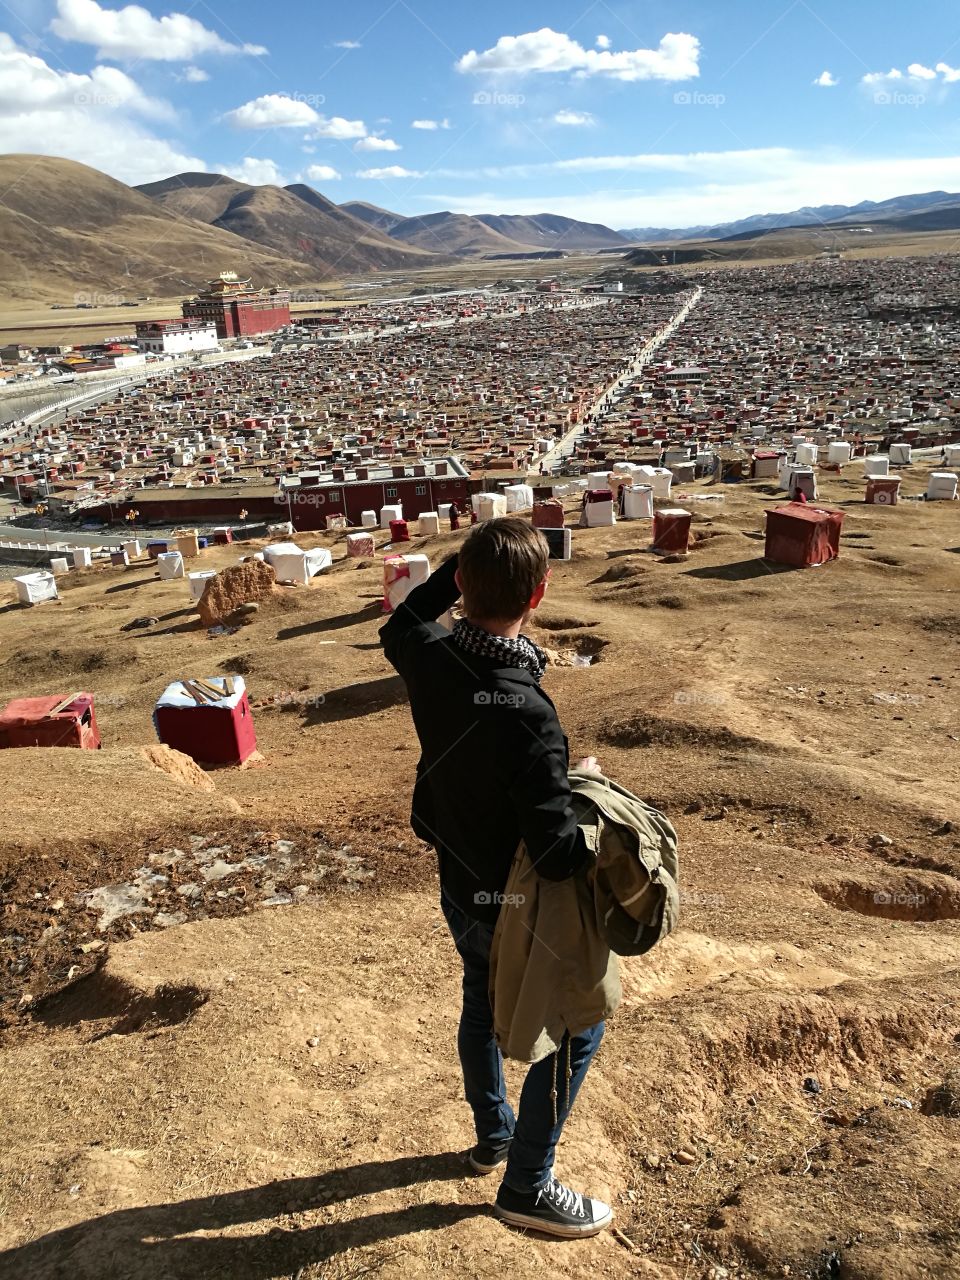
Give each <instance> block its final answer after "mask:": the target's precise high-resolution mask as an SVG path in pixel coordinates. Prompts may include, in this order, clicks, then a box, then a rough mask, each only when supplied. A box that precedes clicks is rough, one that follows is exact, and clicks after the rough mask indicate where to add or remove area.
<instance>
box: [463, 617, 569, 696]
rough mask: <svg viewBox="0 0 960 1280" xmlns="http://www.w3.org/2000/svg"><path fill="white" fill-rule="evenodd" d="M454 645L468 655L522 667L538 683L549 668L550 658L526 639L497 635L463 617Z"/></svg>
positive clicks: (506, 665) (508, 665)
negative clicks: (512, 638) (548, 661)
mask: <svg viewBox="0 0 960 1280" xmlns="http://www.w3.org/2000/svg"><path fill="white" fill-rule="evenodd" d="M453 643H454V644H455V645H456V646H457V647H458V648H459V649H462V650H463V651H464V653H473V654H476V655H477V656H478V657H480V658H493V659H494V660H495V661H496V662H500V663H502V664H503V666H505V667H521V668H523V669H524V670H526V671H529V672H530V674H531V675H532V676H533V678H534V680H536V681H537V682H539V681H540V678H541V676H542V675H543V673H544V671H546V669H547V655H546V654H545V653H544V651H543V650H542V649H541V648H540V646H539V645H536V644H534V643H533V641H532V640H529V639H528V638H527V637H526V636H517V638H516V639H515V640H511V639H509V638H508V637H507V636H494V635H491V634H490V632H489V631H484V629H483V628H482V627H477V626H474V624H473V623H472V622H469V621H468V620H467V619H466V618H460V619H459V620H458V621H457V622H455V623H454V624H453Z"/></svg>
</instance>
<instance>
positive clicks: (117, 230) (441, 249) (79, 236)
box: [0, 155, 960, 305]
mask: <svg viewBox="0 0 960 1280" xmlns="http://www.w3.org/2000/svg"><path fill="white" fill-rule="evenodd" d="M0 191H2V192H3V194H2V196H0V300H6V301H11V302H19V303H21V304H23V303H39V304H41V305H42V304H44V303H49V302H59V303H61V304H62V303H65V302H67V301H68V300H69V298H70V296H71V295H75V294H77V293H79V292H83V293H86V294H88V295H90V296H91V297H93V298H96V297H97V296H98V295H99V297H100V298H101V299H103V298H106V297H110V296H117V297H118V298H121V299H131V300H132V299H135V298H140V297H144V296H147V295H149V296H152V297H176V296H181V297H182V296H183V295H184V294H186V293H190V292H193V291H194V290H195V289H196V288H197V287H198V286H199V285H201V284H202V283H204V282H205V281H206V280H208V279H210V278H211V277H212V276H214V275H216V274H217V273H219V272H220V271H227V270H232V271H236V272H237V273H238V274H239V275H242V276H252V277H253V278H254V280H255V281H256V283H257V284H259V285H271V284H285V285H292V286H297V285H301V284H313V285H315V284H318V283H320V282H321V281H323V280H336V279H339V278H342V277H345V276H352V275H357V274H366V273H368V272H371V271H399V270H408V269H411V268H413V269H416V268H418V267H436V266H445V265H448V264H453V263H456V262H457V261H458V260H461V259H464V258H473V259H476V258H483V257H486V256H489V257H491V258H501V257H503V256H505V255H506V256H510V255H511V254H516V255H522V254H531V255H532V254H535V253H537V252H540V253H542V252H544V251H551V252H557V251H560V252H569V253H579V252H588V253H608V254H611V255H612V254H616V253H621V252H625V251H627V250H628V249H630V247H631V246H633V245H637V244H638V243H640V244H641V245H642V244H644V243H646V244H650V243H655V242H663V241H668V240H672V241H674V242H684V241H710V242H712V243H713V244H714V246H718V245H720V244H721V243H722V242H723V241H727V242H728V243H729V242H730V241H732V240H733V241H736V240H751V239H754V238H756V239H757V240H758V241H760V240H762V239H763V238H764V237H765V236H766V235H767V234H768V233H769V232H771V231H788V230H790V229H798V230H799V229H803V228H807V229H808V237H809V231H810V230H813V231H814V232H816V231H818V230H820V229H823V230H824V231H825V232H827V233H829V232H834V233H838V234H839V233H841V232H843V231H848V232H849V231H857V230H858V229H859V228H861V227H868V228H871V229H873V230H874V231H877V232H881V231H882V232H914V231H947V230H954V229H960V195H955V194H951V193H949V192H946V191H931V192H927V193H925V194H919V195H906V196H898V197H896V198H894V199H891V200H882V201H870V200H865V201H862V202H861V203H860V204H856V205H821V206H819V207H816V208H809V207H806V208H802V209H795V210H793V211H792V212H790V213H783V214H760V215H757V216H755V217H751V218H742V219H740V220H738V221H735V222H727V223H721V224H717V225H714V226H709V227H705V226H699V227H681V228H664V227H633V228H629V229H626V230H622V231H614V230H611V228H610V227H606V226H603V225H602V224H599V223H590V222H581V221H578V220H577V219H574V218H567V217H561V216H560V215H558V214H550V213H542V214H531V215H519V214H479V215H469V214H463V213H452V212H450V211H440V212H437V213H428V214H423V215H421V216H419V217H406V216H404V215H403V214H399V213H394V212H392V211H391V210H389V209H382V208H379V207H378V206H376V205H373V204H368V203H366V202H365V201H359V200H354V201H348V202H347V203H345V204H342V205H337V204H335V203H334V202H333V201H332V200H329V199H327V197H326V196H324V195H322V194H321V193H320V192H318V191H315V190H314V189H313V188H312V187H310V186H307V185H305V184H303V183H293V184H291V185H289V186H285V187H281V186H273V185H267V186H253V185H251V184H249V183H245V182H238V181H237V180H236V179H234V178H230V177H227V176H225V175H223V174H210V173H181V174H178V175H176V176H174V177H171V178H166V179H164V180H163V181H160V182H150V183H146V184H144V185H143V186H140V187H128V186H125V185H124V184H123V183H122V182H117V181H116V180H115V179H113V178H109V177H107V176H106V174H103V173H100V172H98V171H97V170H96V169H91V168H89V167H88V166H86V165H82V164H78V163H76V162H75V161H72V160H62V159H57V158H54V157H47V156H36V155H8V156H0ZM807 251H809V248H808V250H807ZM677 252H679V250H678V251H677ZM684 252H685V253H686V251H684ZM760 254H761V255H762V250H761V251H760ZM708 256H717V255H716V253H708ZM741 256H743V255H741ZM752 256H753V257H757V256H758V253H753V254H752ZM768 256H769V255H768ZM655 261H657V262H659V261H661V258H660V256H659V255H657V256H656V258H655ZM104 305H109V304H108V303H104Z"/></svg>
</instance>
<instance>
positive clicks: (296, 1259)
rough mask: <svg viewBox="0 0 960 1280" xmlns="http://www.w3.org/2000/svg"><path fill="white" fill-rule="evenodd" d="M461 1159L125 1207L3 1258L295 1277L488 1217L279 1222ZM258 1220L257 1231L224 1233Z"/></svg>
mask: <svg viewBox="0 0 960 1280" xmlns="http://www.w3.org/2000/svg"><path fill="white" fill-rule="evenodd" d="M468 1176H469V1173H468V1169H467V1165H466V1162H465V1159H464V1157H463V1156H462V1155H458V1154H455V1153H444V1154H441V1155H432V1156H404V1157H401V1158H399V1159H396V1160H382V1161H375V1162H372V1163H369V1164H359V1165H353V1166H351V1167H349V1168H345V1169H335V1170H333V1171H332V1172H331V1173H327V1174H323V1175H321V1176H320V1177H316V1178H288V1179H285V1180H283V1181H279V1182H271V1183H267V1184H266V1185H265V1186H260V1187H249V1188H247V1189H245V1190H243V1191H231V1192H227V1193H225V1194H223V1195H215V1196H203V1197H200V1198H198V1199H195V1200H182V1201H180V1202H178V1203H173V1204H159V1205H146V1206H144V1207H141V1208H136V1209H119V1210H117V1211H116V1212H115V1213H108V1214H105V1215H103V1216H102V1217H98V1218H89V1219H87V1220H86V1221H84V1222H79V1223H77V1224H76V1225H75V1226H72V1227H65V1228H64V1229H63V1230H61V1231H53V1232H51V1233H50V1234H49V1235H46V1236H41V1237H40V1239H39V1240H34V1241H31V1242H30V1243H29V1244H25V1245H20V1246H19V1247H18V1248H14V1249H8V1250H6V1251H5V1252H4V1253H0V1277H3V1278H4V1280H6V1277H10V1280H13V1277H22V1278H25V1277H30V1280H59V1277H67V1276H69V1277H70V1280H107V1278H108V1277H115V1278H116V1280H119V1278H120V1277H123V1280H172V1278H173V1277H176V1280H221V1277H222V1278H223V1280H227V1278H228V1277H229V1280H268V1278H271V1280H272V1278H273V1277H276V1276H295V1275H297V1274H298V1272H299V1271H300V1269H301V1268H304V1267H307V1266H310V1265H312V1264H317V1263H322V1262H324V1261H326V1260H328V1259H330V1258H333V1257H335V1256H336V1255H337V1254H340V1253H343V1252H345V1251H346V1250H348V1249H357V1248H361V1247H363V1246H364V1245H370V1244H375V1243H377V1242H381V1241H385V1240H391V1239H396V1238H398V1237H400V1236H405V1235H409V1234H411V1233H413V1232H417V1231H430V1230H437V1229H438V1228H441V1227H447V1226H451V1225H453V1224H454V1223H456V1222H459V1221H461V1220H463V1219H464V1218H471V1217H476V1216H478V1215H480V1214H487V1213H489V1212H490V1210H489V1208H488V1206H486V1205H471V1204H459V1203H441V1202H438V1201H434V1202H428V1203H417V1204H411V1205H408V1206H406V1207H404V1208H401V1209H394V1210H391V1211H390V1212H386V1213H369V1214H363V1213H362V1211H361V1206H359V1205H358V1206H357V1214H356V1216H353V1217H350V1218H348V1219H346V1220H340V1221H335V1222H330V1223H317V1222H315V1221H308V1222H307V1224H306V1225H302V1226H295V1225H293V1224H292V1223H289V1224H285V1225H283V1226H281V1225H279V1224H278V1223H277V1221H276V1219H282V1218H286V1217H289V1215H292V1214H312V1213H313V1212H315V1211H317V1210H321V1209H322V1208H325V1206H328V1205H332V1204H337V1203H341V1202H343V1201H346V1200H352V1199H354V1198H355V1197H360V1196H369V1195H374V1194H376V1193H377V1192H381V1191H393V1190H397V1189H399V1188H402V1187H412V1186H417V1185H418V1184H420V1183H425V1182H453V1181H457V1180H459V1179H462V1178H465V1177H468ZM248 1223H255V1224H257V1227H258V1230H257V1232H256V1233H254V1234H252V1235H251V1234H230V1235H226V1234H224V1235H209V1234H204V1235H200V1236H197V1235H192V1234H191V1233H193V1232H204V1233H209V1232H226V1231H227V1230H228V1229H229V1228H231V1227H237V1226H240V1225H242V1224H248Z"/></svg>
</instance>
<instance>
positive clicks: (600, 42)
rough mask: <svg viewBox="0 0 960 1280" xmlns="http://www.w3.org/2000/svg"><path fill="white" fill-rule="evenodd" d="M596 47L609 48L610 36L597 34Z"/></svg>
mask: <svg viewBox="0 0 960 1280" xmlns="http://www.w3.org/2000/svg"><path fill="white" fill-rule="evenodd" d="M597 48H598V49H609V48H610V37H609V36H597Z"/></svg>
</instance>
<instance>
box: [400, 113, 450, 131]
mask: <svg viewBox="0 0 960 1280" xmlns="http://www.w3.org/2000/svg"><path fill="white" fill-rule="evenodd" d="M410 128H411V129H426V130H428V131H430V132H432V131H433V130H435V129H452V128H453V125H452V124H451V123H450V121H449V120H448V119H447V118H446V116H444V118H443V119H442V120H412V121H411V122H410Z"/></svg>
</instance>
